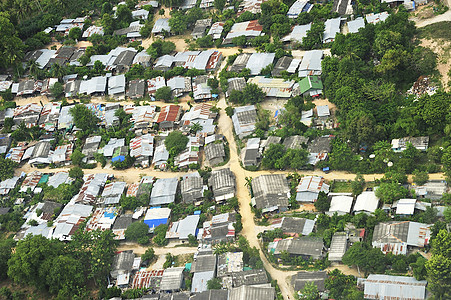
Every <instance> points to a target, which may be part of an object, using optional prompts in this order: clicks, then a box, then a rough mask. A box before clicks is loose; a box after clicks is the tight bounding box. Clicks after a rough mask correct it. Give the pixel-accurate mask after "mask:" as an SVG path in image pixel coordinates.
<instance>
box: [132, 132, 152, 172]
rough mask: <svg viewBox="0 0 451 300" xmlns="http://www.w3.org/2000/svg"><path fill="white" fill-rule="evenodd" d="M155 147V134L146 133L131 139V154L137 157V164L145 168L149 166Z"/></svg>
mask: <svg viewBox="0 0 451 300" xmlns="http://www.w3.org/2000/svg"><path fill="white" fill-rule="evenodd" d="M153 149H154V136H153V135H150V134H145V135H142V136H140V137H135V138H133V139H131V140H130V156H131V157H135V165H140V166H142V167H143V168H147V167H149V166H150V159H151V157H152V156H153Z"/></svg>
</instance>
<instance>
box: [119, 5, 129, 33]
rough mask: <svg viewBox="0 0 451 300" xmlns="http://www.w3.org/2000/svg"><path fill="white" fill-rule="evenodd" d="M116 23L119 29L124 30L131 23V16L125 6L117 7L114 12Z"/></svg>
mask: <svg viewBox="0 0 451 300" xmlns="http://www.w3.org/2000/svg"><path fill="white" fill-rule="evenodd" d="M116 21H117V22H118V24H119V27H120V28H125V27H128V25H130V23H131V22H132V21H133V15H132V11H131V10H130V8H128V6H127V5H119V6H118V7H117V10H116Z"/></svg>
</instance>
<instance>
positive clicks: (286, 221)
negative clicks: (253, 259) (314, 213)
mask: <svg viewBox="0 0 451 300" xmlns="http://www.w3.org/2000/svg"><path fill="white" fill-rule="evenodd" d="M428 187H430V188H429V191H430V193H429V194H428V196H431V198H433V195H434V194H436V195H437V196H439V195H442V194H443V193H446V191H447V190H448V187H447V184H446V182H445V181H440V182H429V183H428V184H427V185H425V186H422V188H423V189H425V190H426V189H428ZM438 187H440V188H438ZM414 188H417V187H414ZM252 192H253V198H252V204H253V205H254V206H255V207H256V208H258V209H262V212H263V213H268V212H274V211H286V210H287V209H288V207H289V198H290V188H289V184H288V181H287V179H286V178H285V176H284V175H278V174H272V175H261V176H258V177H256V178H254V179H253V180H252ZM320 192H323V193H325V194H326V195H327V196H328V198H329V200H330V208H329V210H328V211H326V212H325V213H326V214H327V215H329V216H333V215H335V214H338V215H345V214H359V213H365V214H372V213H374V212H375V211H376V209H377V208H379V207H381V208H382V209H383V210H385V211H386V212H387V213H389V214H390V215H392V216H401V217H402V216H413V215H414V214H415V213H418V212H421V211H425V210H426V209H427V207H431V203H428V202H423V201H420V200H418V199H400V200H398V201H395V202H394V203H393V205H388V204H384V205H382V206H381V205H380V203H379V199H378V198H377V196H376V194H375V192H374V191H373V190H368V191H364V192H362V193H361V194H359V195H358V196H357V197H356V198H355V199H354V197H353V196H352V194H351V193H332V192H330V186H329V184H327V183H326V181H325V180H324V178H322V177H318V176H305V177H302V178H301V180H300V182H299V184H298V186H297V188H296V201H298V202H301V203H314V202H315V201H316V200H317V199H318V196H319V193H320ZM440 208H441V207H437V209H438V210H439V211H442V210H441V209H440ZM431 226H432V225H431V224H423V223H418V222H412V221H388V222H382V223H379V224H378V225H376V227H375V229H374V233H373V238H372V245H373V247H375V248H380V249H381V250H382V252H383V253H389V252H390V253H393V254H395V255H398V254H404V255H406V254H407V253H409V251H411V250H413V249H418V248H423V247H425V246H426V245H428V244H429V240H430V235H431ZM314 227H315V220H309V219H303V218H289V217H284V218H282V219H276V220H274V221H273V224H272V227H271V229H276V228H280V229H281V230H282V231H283V233H284V234H286V235H288V236H290V238H286V239H276V240H274V241H273V242H271V243H270V244H269V246H268V251H269V252H270V253H272V254H273V255H274V256H275V257H280V255H281V254H282V253H283V252H284V251H286V252H288V254H290V255H291V256H301V257H303V258H305V259H307V260H308V259H309V258H312V259H320V258H323V257H325V255H326V252H327V251H326V250H327V249H326V248H325V246H324V243H323V239H322V238H317V237H312V236H309V234H310V233H311V232H312V231H313V230H314ZM364 236H365V229H358V228H355V227H354V226H353V225H351V224H348V225H347V226H346V227H345V231H344V232H336V233H335V234H334V235H333V237H332V241H331V244H330V248H329V249H328V254H329V256H328V259H329V261H331V262H340V261H341V259H342V257H343V255H344V254H345V253H346V250H347V249H348V247H349V246H350V245H352V243H354V242H357V241H362V240H363V238H364Z"/></svg>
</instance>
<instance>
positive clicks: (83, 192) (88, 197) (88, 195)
mask: <svg viewBox="0 0 451 300" xmlns="http://www.w3.org/2000/svg"><path fill="white" fill-rule="evenodd" d="M108 178H110V176H109V175H108V174H101V173H99V174H85V176H83V186H82V187H81V189H80V191H79V192H78V194H77V195H75V196H74V197H73V198H72V200H71V201H72V202H71V203H84V204H93V203H96V202H97V196H99V194H100V190H101V188H102V187H103V186H104V185H105V183H106V181H107V180H108Z"/></svg>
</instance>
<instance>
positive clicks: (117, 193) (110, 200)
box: [100, 181, 127, 205]
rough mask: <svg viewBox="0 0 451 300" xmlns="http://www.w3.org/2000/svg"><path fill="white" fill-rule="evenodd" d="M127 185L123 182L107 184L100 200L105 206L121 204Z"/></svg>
mask: <svg viewBox="0 0 451 300" xmlns="http://www.w3.org/2000/svg"><path fill="white" fill-rule="evenodd" d="M126 185H127V184H126V183H125V182H123V181H119V182H111V183H108V184H106V185H105V187H104V188H103V192H102V196H101V198H100V199H101V202H102V203H103V205H111V204H119V200H120V199H121V196H122V194H124V190H125V186H126Z"/></svg>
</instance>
